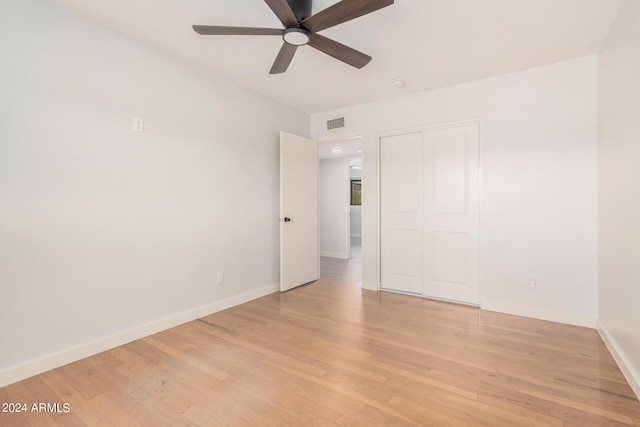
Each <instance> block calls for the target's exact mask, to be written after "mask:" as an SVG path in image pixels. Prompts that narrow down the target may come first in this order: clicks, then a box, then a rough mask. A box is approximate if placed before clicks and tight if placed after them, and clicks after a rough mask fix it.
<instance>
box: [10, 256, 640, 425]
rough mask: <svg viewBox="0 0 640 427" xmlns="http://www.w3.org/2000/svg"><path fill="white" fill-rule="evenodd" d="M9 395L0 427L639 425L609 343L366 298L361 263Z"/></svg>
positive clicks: (544, 327)
mask: <svg viewBox="0 0 640 427" xmlns="http://www.w3.org/2000/svg"><path fill="white" fill-rule="evenodd" d="M321 267H322V274H321V275H322V279H320V280H319V281H317V282H315V283H312V284H309V285H305V286H302V287H299V288H296V289H293V290H291V291H289V292H286V293H275V294H271V295H268V296H266V297H263V298H259V299H257V300H254V301H252V302H249V303H247V304H243V305H240V306H237V307H234V308H231V309H228V310H224V311H222V312H219V313H215V314H213V315H210V316H206V317H204V318H202V319H199V320H197V321H194V322H189V323H186V324H184V325H181V326H178V327H176V328H172V329H170V330H167V331H164V332H160V333H158V334H155V335H152V336H150V337H146V338H144V339H141V340H137V341H134V342H131V343H129V344H126V345H123V346H121V347H117V348H114V349H112V350H109V351H106V352H103V353H100V354H97V355H95V356H92V357H89V358H86V359H83V360H81V361H78V362H75V363H72V364H69V365H66V366H63V367H61V368H58V369H55V370H52V371H49V372H46V373H44V374H41V375H38V376H35V377H33V378H30V379H27V380H24V381H21V382H18V383H16V384H12V385H10V386H7V387H4V388H0V401H1V402H27V403H29V404H31V403H32V402H45V403H47V402H48V403H54V402H59V403H68V404H69V405H70V408H71V411H70V413H68V414H67V413H60V412H55V413H35V412H27V413H20V414H8V413H0V425H1V426H3V427H4V426H30V425H33V426H74V425H78V426H82V425H86V426H95V425H117V426H154V427H163V426H172V427H173V426H182V425H184V426H257V425H259V426H320V427H323V426H349V427H354V426H367V427H369V426H412V427H415V426H431V427H443V426H455V427H458V426H462V427H464V426H473V427H479V426H491V427H495V426H508V427H513V426H555V427H569V426H580V427H589V426H636V427H640V402H638V399H637V398H636V396H635V395H634V394H633V391H632V390H631V388H630V387H629V385H628V384H627V382H626V381H625V379H624V377H623V376H622V373H621V372H620V370H619V369H618V367H617V365H616V364H615V361H614V360H613V358H612V357H611V355H610V354H609V352H608V351H607V348H606V346H605V345H604V343H603V342H602V340H601V339H600V337H599V336H598V333H597V331H595V330H593V329H589V328H581V327H574V326H569V325H562V324H558V323H553V322H544V321H540V320H534V319H527V318H523V317H518V316H511V315H505V314H501V313H495V312H488V311H482V310H478V309H477V308H473V307H468V306H461V305H455V304H449V303H445V302H440V301H431V300H427V299H423V298H418V297H412V296H407V295H401V294H394V293H387V292H371V291H366V290H362V289H361V288H360V287H359V285H358V283H359V282H358V277H359V271H360V269H361V265H360V264H359V263H358V262H354V261H345V260H335V259H327V258H323V259H322V265H321Z"/></svg>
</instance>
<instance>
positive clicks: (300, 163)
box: [280, 132, 320, 292]
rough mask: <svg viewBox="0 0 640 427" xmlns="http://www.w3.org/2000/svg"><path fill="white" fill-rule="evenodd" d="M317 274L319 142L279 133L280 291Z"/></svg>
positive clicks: (300, 283) (318, 275)
mask: <svg viewBox="0 0 640 427" xmlns="http://www.w3.org/2000/svg"><path fill="white" fill-rule="evenodd" d="M319 277H320V255H319V251H318V144H317V143H316V142H315V141H313V140H310V139H307V138H303V137H301V136H297V135H293V134H290V133H286V132H280V291H283V292H284V291H286V290H289V289H291V288H295V287H296V286H300V285H303V284H305V283H309V282H313V281H314V280H317V279H318V278H319Z"/></svg>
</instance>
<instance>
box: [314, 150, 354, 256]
mask: <svg viewBox="0 0 640 427" xmlns="http://www.w3.org/2000/svg"><path fill="white" fill-rule="evenodd" d="M348 166H349V161H348V160H347V159H323V160H320V171H319V175H320V176H319V187H320V189H319V197H320V213H319V221H320V256H325V257H331V258H342V259H346V258H349V251H348V241H347V231H348V224H347V207H348V204H349V199H348V197H349V175H348V171H349V168H348Z"/></svg>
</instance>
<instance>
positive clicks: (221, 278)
mask: <svg viewBox="0 0 640 427" xmlns="http://www.w3.org/2000/svg"><path fill="white" fill-rule="evenodd" d="M216 283H217V284H218V285H223V284H224V271H218V274H217V280H216Z"/></svg>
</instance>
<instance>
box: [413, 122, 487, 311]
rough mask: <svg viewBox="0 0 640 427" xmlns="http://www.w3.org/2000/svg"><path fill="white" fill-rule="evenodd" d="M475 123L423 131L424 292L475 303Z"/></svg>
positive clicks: (476, 182) (477, 293) (476, 266)
mask: <svg viewBox="0 0 640 427" xmlns="http://www.w3.org/2000/svg"><path fill="white" fill-rule="evenodd" d="M478 128H479V126H478V125H477V124H470V125H464V126H456V127H448V128H439V129H434V130H428V131H426V132H425V134H424V176H425V187H424V188H425V190H424V200H425V212H424V247H425V249H424V254H425V256H424V288H423V294H424V295H425V296H430V297H435V298H441V299H446V300H452V301H459V302H465V303H470V304H477V303H478V302H479V292H478V191H479V190H478V142H479V140H478V138H479V129H478Z"/></svg>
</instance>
